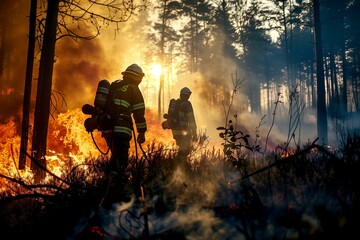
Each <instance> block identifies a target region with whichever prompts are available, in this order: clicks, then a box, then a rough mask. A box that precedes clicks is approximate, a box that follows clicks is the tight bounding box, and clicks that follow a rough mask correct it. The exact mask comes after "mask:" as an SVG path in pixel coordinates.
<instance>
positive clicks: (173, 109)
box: [162, 87, 197, 163]
mask: <svg viewBox="0 0 360 240" xmlns="http://www.w3.org/2000/svg"><path fill="white" fill-rule="evenodd" d="M190 95H191V91H190V89H189V88H187V87H184V88H182V89H181V91H180V98H178V99H177V100H175V99H171V100H170V103H169V108H168V113H167V114H165V115H164V118H166V119H167V120H166V121H165V122H163V124H162V126H163V128H164V129H169V128H170V129H171V131H172V134H173V137H174V139H175V141H176V145H177V146H178V147H179V152H178V155H179V160H180V161H182V160H184V159H185V158H186V157H187V156H188V155H189V153H190V149H191V142H192V141H197V133H196V121H195V116H194V110H193V107H192V104H191V102H190V101H189V98H190ZM179 163H181V162H179Z"/></svg>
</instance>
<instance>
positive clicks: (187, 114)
mask: <svg viewBox="0 0 360 240" xmlns="http://www.w3.org/2000/svg"><path fill="white" fill-rule="evenodd" d="M172 107H174V108H175V110H174V111H175V115H177V119H176V121H175V123H174V125H173V126H172V128H171V131H172V134H173V136H174V137H175V138H176V137H178V136H188V137H196V122H195V116H194V110H193V107H192V104H191V102H190V101H188V100H184V99H181V98H179V99H177V100H176V103H175V106H171V104H170V105H169V108H172ZM170 111H171V110H170V109H169V112H170ZM176 112H177V113H176Z"/></svg>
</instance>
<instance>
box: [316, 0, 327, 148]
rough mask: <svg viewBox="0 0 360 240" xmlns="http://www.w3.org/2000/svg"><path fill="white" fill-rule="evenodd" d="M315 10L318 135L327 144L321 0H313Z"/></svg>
mask: <svg viewBox="0 0 360 240" xmlns="http://www.w3.org/2000/svg"><path fill="white" fill-rule="evenodd" d="M313 8H314V24H315V28H314V38H315V39H314V40H315V59H316V78H317V79H316V80H317V95H318V99H317V133H318V137H319V139H320V140H321V141H324V143H327V141H328V139H327V113H326V99H325V81H324V66H323V52H322V42H321V41H322V40H321V21H320V4H319V0H313Z"/></svg>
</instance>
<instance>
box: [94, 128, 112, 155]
mask: <svg viewBox="0 0 360 240" xmlns="http://www.w3.org/2000/svg"><path fill="white" fill-rule="evenodd" d="M90 134H91V139H92V140H93V142H94V144H95V147H96V148H97V150H98V151H99V152H100V153H101V154H104V155H107V154H108V153H109V150H110V147H108V149H107V151H106V152H103V151H102V150H101V149H100V148H99V145H98V144H97V143H96V140H95V138H94V135H93V133H92V132H90Z"/></svg>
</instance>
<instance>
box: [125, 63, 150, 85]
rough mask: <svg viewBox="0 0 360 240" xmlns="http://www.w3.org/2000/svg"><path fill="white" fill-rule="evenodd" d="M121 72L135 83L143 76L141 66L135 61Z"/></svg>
mask: <svg viewBox="0 0 360 240" xmlns="http://www.w3.org/2000/svg"><path fill="white" fill-rule="evenodd" d="M121 74H122V75H123V76H127V77H129V78H131V79H133V80H135V81H136V82H137V83H140V82H141V80H142V78H143V77H144V76H145V73H144V72H143V70H142V69H141V67H139V65H137V64H135V63H134V64H131V65H130V66H128V67H127V68H126V70H125V71H124V72H122V73H121Z"/></svg>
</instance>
